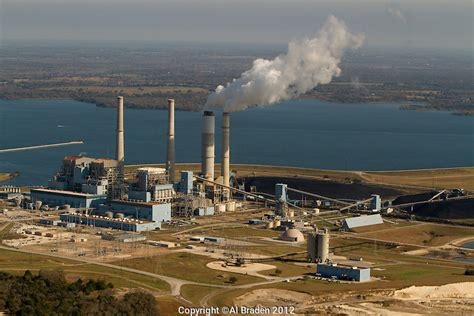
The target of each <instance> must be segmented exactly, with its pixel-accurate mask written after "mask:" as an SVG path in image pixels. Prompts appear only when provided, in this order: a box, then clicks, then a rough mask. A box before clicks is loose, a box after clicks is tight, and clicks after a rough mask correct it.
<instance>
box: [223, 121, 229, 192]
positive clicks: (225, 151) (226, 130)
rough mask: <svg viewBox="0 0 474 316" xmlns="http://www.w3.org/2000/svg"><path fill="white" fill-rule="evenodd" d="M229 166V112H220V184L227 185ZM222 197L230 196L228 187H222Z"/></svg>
mask: <svg viewBox="0 0 474 316" xmlns="http://www.w3.org/2000/svg"><path fill="white" fill-rule="evenodd" d="M229 168H230V114H229V113H227V112H224V113H222V163H221V174H222V180H223V182H222V184H224V185H226V186H229ZM223 193H224V194H223V195H224V199H225V200H228V199H229V197H230V194H229V193H230V192H229V189H227V188H224V189H223Z"/></svg>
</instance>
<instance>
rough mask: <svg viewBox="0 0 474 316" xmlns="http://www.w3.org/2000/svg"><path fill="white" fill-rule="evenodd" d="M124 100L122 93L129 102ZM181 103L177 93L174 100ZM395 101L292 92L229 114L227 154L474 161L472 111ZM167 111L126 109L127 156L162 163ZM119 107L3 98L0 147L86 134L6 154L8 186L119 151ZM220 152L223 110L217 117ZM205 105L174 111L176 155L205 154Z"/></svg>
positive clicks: (364, 166) (417, 164)
mask: <svg viewBox="0 0 474 316" xmlns="http://www.w3.org/2000/svg"><path fill="white" fill-rule="evenodd" d="M125 101H126V100H125ZM177 102H179V100H177ZM398 106H399V105H398V104H338V103H326V102H321V101H316V100H292V101H288V102H283V103H281V104H278V105H275V106H272V107H264V108H252V109H249V110H247V111H245V112H239V113H233V114H232V117H231V124H232V127H231V162H234V163H256V164H274V165H291V166H299V167H311V168H325V169H347V170H393V169H415V168H433V167H457V166H472V165H473V161H474V159H473V156H474V153H473V151H474V147H473V143H474V133H473V129H474V117H462V116H454V115H452V114H450V113H446V112H436V111H423V112H421V111H420V112H416V111H401V110H399V109H398ZM166 118H167V112H166V111H159V110H140V109H125V154H126V156H125V159H126V162H127V163H129V164H131V163H163V162H164V160H165V155H166V130H167V122H166ZM115 121H116V112H115V109H113V108H99V107H96V106H95V105H93V104H86V103H81V102H76V101H71V100H14V101H10V100H0V148H12V147H20V146H30V145H39V144H50V143H57V142H66V141H71V140H83V141H84V142H85V143H84V144H83V145H72V146H66V147H56V148H46V149H37V150H29V151H20V152H13V153H2V154H0V172H2V171H4V172H12V171H19V172H20V173H21V175H20V176H19V177H17V178H16V179H14V180H12V181H10V183H12V184H21V185H44V184H46V183H47V180H48V179H49V178H50V177H51V175H52V174H53V173H55V172H56V171H57V170H58V168H59V166H60V163H61V159H62V158H63V157H64V156H66V155H76V154H80V153H83V154H87V155H90V156H94V157H113V156H114V150H115V136H114V131H115ZM216 127H217V128H216V130H217V135H216V161H217V162H218V161H219V160H220V158H219V156H220V154H219V153H220V129H219V127H220V115H217V116H216ZM200 130H201V113H193V112H181V111H177V112H176V156H177V161H178V162H199V161H200V143H201V134H200Z"/></svg>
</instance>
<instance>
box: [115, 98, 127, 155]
mask: <svg viewBox="0 0 474 316" xmlns="http://www.w3.org/2000/svg"><path fill="white" fill-rule="evenodd" d="M115 153H116V157H115V159H116V160H117V161H118V162H119V163H121V164H123V163H124V159H125V149H124V139H123V97H121V96H119V97H117V148H116V152H115Z"/></svg>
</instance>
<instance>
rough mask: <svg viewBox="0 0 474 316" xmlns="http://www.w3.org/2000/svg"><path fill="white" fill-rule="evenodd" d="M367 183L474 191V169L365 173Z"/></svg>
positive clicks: (363, 175) (364, 177)
mask: <svg viewBox="0 0 474 316" xmlns="http://www.w3.org/2000/svg"><path fill="white" fill-rule="evenodd" d="M362 177H363V179H364V180H365V181H369V182H374V183H386V184H396V185H413V186H420V187H427V188H451V189H452V188H464V189H466V190H469V191H474V168H453V169H424V170H409V171H384V172H364V173H363V174H362Z"/></svg>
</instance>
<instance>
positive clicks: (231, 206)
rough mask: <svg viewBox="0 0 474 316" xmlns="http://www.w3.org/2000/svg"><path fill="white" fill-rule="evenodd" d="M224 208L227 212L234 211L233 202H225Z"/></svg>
mask: <svg viewBox="0 0 474 316" xmlns="http://www.w3.org/2000/svg"><path fill="white" fill-rule="evenodd" d="M225 208H226V211H227V212H234V211H235V202H227V203H226V204H225Z"/></svg>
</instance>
